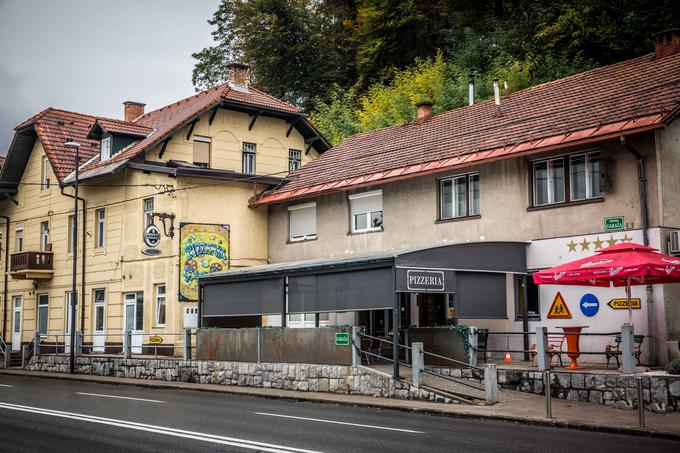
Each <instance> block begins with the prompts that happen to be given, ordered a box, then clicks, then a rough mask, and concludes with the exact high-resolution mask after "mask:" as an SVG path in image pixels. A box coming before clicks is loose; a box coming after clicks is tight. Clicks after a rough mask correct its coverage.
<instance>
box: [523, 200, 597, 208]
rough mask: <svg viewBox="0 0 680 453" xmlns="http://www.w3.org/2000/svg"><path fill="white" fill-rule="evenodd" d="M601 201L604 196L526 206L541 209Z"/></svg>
mask: <svg viewBox="0 0 680 453" xmlns="http://www.w3.org/2000/svg"><path fill="white" fill-rule="evenodd" d="M602 202H604V197H599V198H590V199H588V200H579V201H567V202H564V203H553V204H545V205H540V206H529V207H527V211H541V210H543V209H555V208H566V207H569V206H580V205H582V204H591V203H602Z"/></svg>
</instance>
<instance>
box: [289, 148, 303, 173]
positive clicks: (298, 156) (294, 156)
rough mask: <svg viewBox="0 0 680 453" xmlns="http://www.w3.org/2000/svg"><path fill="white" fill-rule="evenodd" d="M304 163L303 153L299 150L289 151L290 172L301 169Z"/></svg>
mask: <svg viewBox="0 0 680 453" xmlns="http://www.w3.org/2000/svg"><path fill="white" fill-rule="evenodd" d="M301 162H302V151H300V150H299V149H289V150H288V171H289V172H292V171H295V170H297V169H298V168H300V164H301Z"/></svg>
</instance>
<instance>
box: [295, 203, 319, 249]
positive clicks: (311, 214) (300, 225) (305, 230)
mask: <svg viewBox="0 0 680 453" xmlns="http://www.w3.org/2000/svg"><path fill="white" fill-rule="evenodd" d="M288 217H289V230H290V236H289V239H290V241H291V242H294V241H305V240H309V239H316V203H306V204H300V205H296V206H290V207H289V208H288Z"/></svg>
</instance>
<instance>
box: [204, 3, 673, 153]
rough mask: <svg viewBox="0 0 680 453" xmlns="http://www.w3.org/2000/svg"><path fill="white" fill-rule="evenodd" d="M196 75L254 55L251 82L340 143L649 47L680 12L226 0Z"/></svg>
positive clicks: (644, 7)
mask: <svg viewBox="0 0 680 453" xmlns="http://www.w3.org/2000/svg"><path fill="white" fill-rule="evenodd" d="M209 23H210V24H211V25H212V26H213V27H214V31H213V37H214V40H215V44H214V46H212V47H208V48H205V49H203V50H201V51H200V52H197V53H196V54H194V57H195V58H196V59H197V63H196V66H195V68H194V72H193V83H194V85H195V86H196V88H197V89H204V88H207V87H211V86H214V85H216V84H218V83H220V82H223V81H224V80H225V78H226V76H227V70H226V65H227V64H228V63H230V62H231V61H242V62H246V63H249V64H250V65H251V70H252V77H253V82H254V84H255V86H258V87H260V88H261V89H263V90H264V91H267V92H268V93H270V94H272V95H274V96H277V97H279V98H281V99H284V100H286V101H288V102H291V103H293V104H296V105H298V106H300V107H302V108H304V109H306V110H307V111H308V112H310V113H311V115H312V120H313V121H314V122H315V124H316V125H317V126H318V127H319V128H320V129H321V131H322V132H323V133H324V134H325V135H326V136H327V138H328V139H330V140H331V141H332V142H333V143H338V142H339V141H341V140H342V139H344V138H346V137H347V136H349V135H352V134H355V133H357V132H361V131H365V130H372V129H376V128H380V127H384V126H389V125H391V124H396V123H402V122H406V121H410V120H412V119H413V117H414V115H415V109H414V107H413V105H414V103H415V102H418V101H421V100H430V101H433V102H434V103H435V107H434V109H435V112H439V111H444V110H449V109H451V108H455V107H459V106H462V105H465V104H466V103H467V83H468V78H469V77H471V76H472V77H474V79H475V82H476V87H477V90H476V91H477V94H476V96H477V98H478V99H484V98H487V97H488V96H489V95H490V94H491V93H492V89H491V84H492V80H493V79H499V80H507V81H508V83H509V86H510V90H511V91H515V90H518V89H522V88H525V87H528V86H531V85H535V84H537V83H541V82H545V81H548V80H553V79H557V78H560V77H564V76H567V75H570V74H574V73H577V72H581V71H584V70H587V69H590V68H594V67H597V66H601V65H606V64H609V63H613V62H616V61H621V60H625V59H627V58H631V57H634V56H637V55H641V54H645V53H648V52H651V51H652V49H653V47H654V40H653V35H654V33H656V32H659V31H662V30H665V29H668V28H672V27H676V26H678V24H680V1H679V0H637V1H634V0H617V1H611V0H561V1H541V0H533V1H531V0H525V1H523V0H515V1H503V0H496V1H488V0H479V1H475V0H467V1H466V0H458V1H437V0H419V1H416V0H355V1H351V0H349V1H343V0H223V1H222V3H221V5H220V7H219V9H218V10H217V11H216V12H215V14H214V16H213V18H212V19H210V20H209Z"/></svg>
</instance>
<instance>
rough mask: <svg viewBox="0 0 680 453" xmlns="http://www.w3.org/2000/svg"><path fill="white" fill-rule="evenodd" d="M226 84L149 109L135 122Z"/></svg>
mask: <svg viewBox="0 0 680 453" xmlns="http://www.w3.org/2000/svg"><path fill="white" fill-rule="evenodd" d="M224 85H228V83H226V82H225V83H221V84H219V85H215V86H214V87H211V88H208V89H207V90H203V91H199V92H198V93H194V94H192V95H191V96H187V97H185V98H182V99H179V100H177V101H174V102H171V103H170V104H166V105H164V106H162V107H159V108H157V109H155V110H151V111H149V112H146V113H145V114H143V115H141V116H139V117H138V118H135V120H134V122H135V124H136V123H137V122H138V121H140V120H143V119H147V118H149V116H152V115H153V114H157V113H159V112H161V111H164V110H167V109H168V108H169V107H172V106H174V105H179V104H180V103H182V102H184V101H188V100H189V99H195V98H197V97H199V96H201V95H205V94H207V93H208V92H210V91H214V90H218V89H219V88H220V87H222V86H224Z"/></svg>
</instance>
